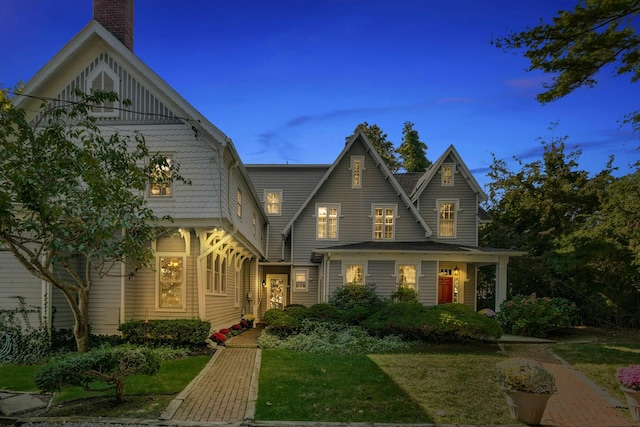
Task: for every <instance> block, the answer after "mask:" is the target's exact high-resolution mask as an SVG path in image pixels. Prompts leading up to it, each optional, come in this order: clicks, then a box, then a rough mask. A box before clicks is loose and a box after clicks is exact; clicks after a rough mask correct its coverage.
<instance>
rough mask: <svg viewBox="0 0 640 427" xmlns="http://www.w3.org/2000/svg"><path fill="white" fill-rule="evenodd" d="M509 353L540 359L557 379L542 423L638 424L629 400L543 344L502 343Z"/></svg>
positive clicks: (558, 426)
mask: <svg viewBox="0 0 640 427" xmlns="http://www.w3.org/2000/svg"><path fill="white" fill-rule="evenodd" d="M501 348H502V350H503V352H504V353H505V354H506V355H507V356H509V357H522V358H525V359H533V360H537V361H538V362H541V363H542V365H543V366H544V367H545V368H547V369H548V370H549V371H550V372H551V373H552V374H553V376H554V377H555V379H556V386H557V389H558V391H557V392H556V393H555V394H554V395H553V396H551V398H550V399H549V402H548V403H547V408H546V410H545V413H544V416H543V417H542V425H544V426H554V427H625V426H638V424H637V423H635V424H634V422H633V421H632V419H631V416H630V415H629V410H628V409H627V407H626V404H623V403H621V402H618V401H617V400H616V399H614V398H613V397H611V396H610V395H609V394H608V393H606V392H605V391H604V390H602V389H600V388H599V387H598V386H596V385H595V384H594V383H592V382H591V381H590V380H589V379H587V378H586V377H584V375H582V374H581V373H580V372H578V371H577V370H575V369H574V368H573V367H571V366H570V365H568V364H566V363H564V362H563V361H562V359H560V358H559V357H557V356H556V355H555V354H554V353H553V352H552V351H551V349H549V347H548V346H546V345H544V344H502V345H501Z"/></svg>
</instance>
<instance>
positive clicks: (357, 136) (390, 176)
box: [282, 129, 432, 237]
mask: <svg viewBox="0 0 640 427" xmlns="http://www.w3.org/2000/svg"><path fill="white" fill-rule="evenodd" d="M358 139H360V140H361V141H362V142H363V143H364V145H365V146H366V149H367V151H368V152H369V154H370V155H371V157H373V159H374V161H375V163H376V166H378V168H380V170H381V171H382V173H383V174H384V176H385V178H386V179H387V181H389V184H391V186H392V187H393V189H394V190H395V191H396V192H397V193H398V196H400V198H401V199H402V201H403V202H404V204H405V205H406V207H407V209H408V210H409V211H410V212H411V213H412V214H413V216H414V217H415V219H416V221H417V222H419V223H420V225H421V226H422V228H423V229H424V230H425V236H426V237H429V236H431V234H432V231H431V229H430V228H429V226H428V225H427V223H426V222H425V220H424V219H423V218H422V216H421V215H420V213H419V212H418V210H417V209H416V207H415V206H414V205H413V203H411V200H410V199H409V196H408V195H407V193H406V192H405V191H404V189H403V188H402V186H400V184H399V183H398V181H397V180H396V178H395V177H394V176H393V174H392V173H391V171H390V170H389V168H388V167H387V165H386V163H385V162H384V160H382V157H380V154H378V151H377V150H376V149H375V147H374V146H373V145H372V144H371V142H369V139H367V136H366V135H365V134H364V132H362V130H361V129H358V130H357V131H356V132H355V133H354V134H353V135H352V136H351V138H349V140H348V141H347V143H346V144H345V146H344V149H343V150H342V151H341V152H340V154H339V155H338V157H337V158H336V160H335V161H334V162H333V163H332V164H331V166H330V167H329V169H328V170H327V172H326V173H325V174H324V176H323V177H322V179H320V181H319V182H318V185H316V187H315V188H314V189H313V191H312V192H311V193H310V194H309V196H308V197H307V198H306V200H305V201H304V203H303V204H302V205H301V206H300V209H298V211H297V212H296V213H295V215H293V217H292V218H291V220H290V221H289V222H288V223H287V225H286V226H285V227H284V228H283V230H282V235H284V236H286V235H288V234H289V232H290V231H291V227H293V224H294V223H295V222H296V220H297V219H298V217H299V216H300V215H301V214H302V211H304V209H305V208H306V207H307V205H308V204H309V203H310V202H311V200H313V198H314V197H315V195H316V194H317V193H318V191H319V190H320V188H322V186H323V185H324V183H325V182H326V181H327V180H328V179H329V177H330V176H331V174H332V173H333V170H334V169H335V168H336V167H337V166H338V164H339V163H340V161H341V160H342V158H343V157H344V156H345V155H346V154H347V153H348V152H349V149H350V148H351V146H352V145H353V144H354V143H355V142H356V141H357V140H358Z"/></svg>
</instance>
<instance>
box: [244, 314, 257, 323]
mask: <svg viewBox="0 0 640 427" xmlns="http://www.w3.org/2000/svg"><path fill="white" fill-rule="evenodd" d="M242 320H246V321H247V322H253V321H254V320H256V316H254V315H253V314H245V315H244V316H242Z"/></svg>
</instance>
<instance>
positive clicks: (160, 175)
mask: <svg viewBox="0 0 640 427" xmlns="http://www.w3.org/2000/svg"><path fill="white" fill-rule="evenodd" d="M172 163H173V159H172V158H171V157H165V160H164V162H163V163H161V164H157V165H156V166H155V169H154V172H153V173H152V174H151V177H150V181H151V182H150V185H149V195H150V196H151V197H167V196H171V194H172V192H171V165H172Z"/></svg>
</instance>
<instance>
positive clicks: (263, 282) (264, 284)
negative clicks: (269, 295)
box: [262, 279, 267, 288]
mask: <svg viewBox="0 0 640 427" xmlns="http://www.w3.org/2000/svg"><path fill="white" fill-rule="evenodd" d="M262 287H263V288H266V287H267V281H266V280H264V279H262Z"/></svg>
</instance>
